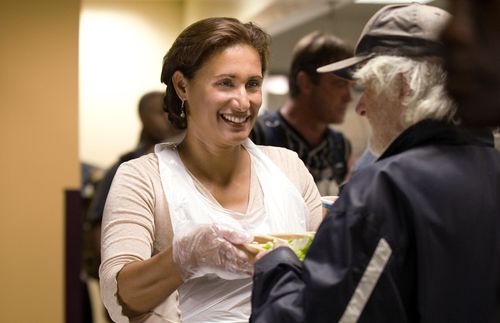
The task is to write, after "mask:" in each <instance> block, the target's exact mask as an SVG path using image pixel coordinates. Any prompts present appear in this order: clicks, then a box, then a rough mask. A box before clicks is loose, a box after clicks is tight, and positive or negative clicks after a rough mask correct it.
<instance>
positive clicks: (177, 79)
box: [172, 71, 188, 101]
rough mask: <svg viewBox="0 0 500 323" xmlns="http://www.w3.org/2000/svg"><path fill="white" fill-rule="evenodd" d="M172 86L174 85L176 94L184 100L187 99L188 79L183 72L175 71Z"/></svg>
mask: <svg viewBox="0 0 500 323" xmlns="http://www.w3.org/2000/svg"><path fill="white" fill-rule="evenodd" d="M172 84H173V85H174V89H175V93H177V96H178V97H179V98H180V99H181V100H182V101H185V100H186V99H187V85H188V82H187V79H186V77H184V74H182V72H181V71H175V72H174V75H172Z"/></svg>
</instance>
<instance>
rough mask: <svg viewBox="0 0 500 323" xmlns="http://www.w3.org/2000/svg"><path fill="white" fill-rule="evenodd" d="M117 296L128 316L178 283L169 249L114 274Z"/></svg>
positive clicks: (148, 307) (162, 297) (141, 310)
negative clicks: (115, 276)
mask: <svg viewBox="0 0 500 323" xmlns="http://www.w3.org/2000/svg"><path fill="white" fill-rule="evenodd" d="M117 283H118V297H119V299H120V301H121V303H122V305H124V312H125V313H126V314H127V315H128V316H136V315H138V314H141V313H144V312H147V311H149V310H151V309H152V308H154V307H156V306H157V305H158V304H159V303H161V302H162V301H163V300H165V299H166V298H167V297H168V296H169V295H170V294H172V293H173V292H174V291H175V290H176V289H177V287H179V286H180V285H181V284H182V278H181V276H180V274H179V272H178V271H177V269H176V266H175V264H174V262H173V260H172V248H168V249H167V250H165V251H162V252H160V253H158V254H157V255H155V256H153V257H151V258H149V259H147V260H143V261H134V262H131V263H129V264H127V265H125V266H124V267H123V269H122V270H121V271H120V272H119V274H118V277H117Z"/></svg>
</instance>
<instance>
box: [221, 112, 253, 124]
mask: <svg viewBox="0 0 500 323" xmlns="http://www.w3.org/2000/svg"><path fill="white" fill-rule="evenodd" d="M221 116H222V119H224V120H227V121H230V122H233V123H243V122H245V121H246V120H247V118H248V117H235V116H232V115H227V114H221Z"/></svg>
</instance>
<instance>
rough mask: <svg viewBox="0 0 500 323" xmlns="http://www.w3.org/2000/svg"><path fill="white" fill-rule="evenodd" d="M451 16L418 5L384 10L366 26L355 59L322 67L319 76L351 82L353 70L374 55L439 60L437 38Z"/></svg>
mask: <svg viewBox="0 0 500 323" xmlns="http://www.w3.org/2000/svg"><path fill="white" fill-rule="evenodd" d="M449 18H451V15H450V14H449V13H448V12H446V11H444V10H443V9H440V8H437V7H433V6H428V5H424V4H419V3H411V4H399V5H390V6H385V7H383V8H382V9H380V10H379V11H377V13H375V15H373V17H371V18H370V20H369V21H368V22H367V23H366V25H365V27H364V28H363V31H362V32H361V36H360V37H359V40H358V43H357V44H356V49H355V50H354V57H351V58H348V59H344V60H341V61H338V62H335V63H332V64H328V65H325V66H321V67H319V68H318V69H317V71H318V72H319V73H328V72H333V73H334V74H336V75H338V76H340V77H342V78H346V79H352V72H353V71H354V69H355V67H356V66H357V65H358V64H360V63H363V62H366V61H368V60H369V59H371V58H373V57H375V56H377V55H392V56H406V57H423V56H441V55H442V53H443V50H444V47H443V44H442V43H441V42H440V40H439V34H440V33H441V30H442V29H443V28H444V27H445V25H446V23H447V21H448V19H449Z"/></svg>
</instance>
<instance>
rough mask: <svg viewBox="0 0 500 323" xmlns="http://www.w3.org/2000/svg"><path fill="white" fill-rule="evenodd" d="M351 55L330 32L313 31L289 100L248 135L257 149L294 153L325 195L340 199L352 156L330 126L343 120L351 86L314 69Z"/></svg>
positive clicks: (295, 58) (295, 68)
mask: <svg viewBox="0 0 500 323" xmlns="http://www.w3.org/2000/svg"><path fill="white" fill-rule="evenodd" d="M351 55H352V49H351V48H350V47H349V46H347V45H346V44H345V43H344V42H343V41H342V40H341V39H339V38H337V37H336V36H334V35H331V34H325V33H322V32H318V31H315V32H312V33H310V34H308V35H306V36H304V37H303V38H302V39H300V40H299V42H298V43H297V45H296V46H295V48H294V50H293V54H292V62H291V66H290V71H289V91H290V97H289V100H287V102H286V103H285V104H284V105H283V106H282V107H281V108H280V109H279V111H277V112H268V113H265V114H264V115H262V116H260V117H259V119H258V120H257V122H256V124H255V126H254V129H253V131H252V133H251V135H250V138H251V139H252V141H253V142H255V143H256V144H259V145H271V146H278V147H284V148H288V149H291V150H294V151H295V152H297V154H298V155H299V157H300V159H302V161H303V162H304V164H305V165H306V167H307V168H308V169H309V172H310V173H311V174H312V176H313V178H314V181H315V182H316V185H317V186H318V189H319V191H320V193H321V195H338V187H339V185H341V184H342V183H343V182H344V181H345V180H346V178H347V176H348V174H349V168H350V162H351V161H350V159H351V155H352V152H351V151H352V149H351V144H350V142H349V140H347V138H345V137H344V135H343V134H342V133H340V132H338V131H336V130H334V129H332V128H330V127H329V125H330V124H340V123H342V122H343V121H344V116H345V113H346V109H347V105H348V103H349V102H350V101H351V93H350V90H351V82H349V81H346V80H344V79H342V78H340V77H338V76H336V75H334V74H331V73H329V74H319V73H317V72H316V69H317V68H318V67H319V66H322V65H326V64H329V63H332V62H335V61H338V60H341V59H344V58H347V57H350V56H351Z"/></svg>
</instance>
